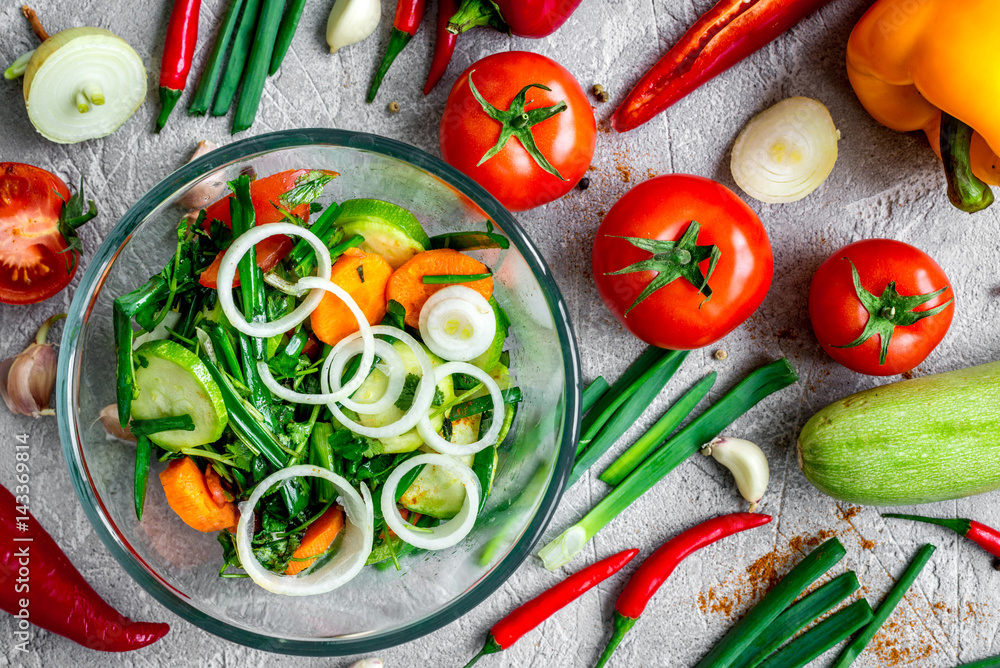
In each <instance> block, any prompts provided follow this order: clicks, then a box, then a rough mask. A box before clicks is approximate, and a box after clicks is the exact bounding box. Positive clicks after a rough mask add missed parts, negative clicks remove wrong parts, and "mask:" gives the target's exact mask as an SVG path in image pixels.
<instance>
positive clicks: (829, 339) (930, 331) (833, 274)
mask: <svg viewBox="0 0 1000 668" xmlns="http://www.w3.org/2000/svg"><path fill="white" fill-rule="evenodd" d="M954 314H955V295H954V292H953V290H952V287H951V283H950V282H949V281H948V277H947V276H946V275H945V273H944V270H943V269H941V267H940V266H939V265H938V263H937V262H935V261H934V260H933V259H932V258H931V257H930V256H929V255H927V254H926V253H924V252H923V251H922V250H920V249H919V248H915V247H913V246H911V245H909V244H905V243H903V242H901V241H894V240H892V239H866V240H863V241H857V242H855V243H853V244H849V245H847V246H844V247H843V248H841V249H840V250H838V251H837V252H836V253H834V254H833V255H831V256H830V257H829V258H828V259H827V260H826V261H825V262H824V263H823V264H822V265H820V267H819V269H817V270H816V274H815V275H814V276H813V279H812V284H811V285H810V287H809V319H810V320H811V321H812V326H813V331H814V332H815V333H816V338H817V339H819V343H820V345H821V346H822V347H823V350H825V351H826V352H827V353H828V354H829V355H830V357H832V358H833V359H834V360H836V361H837V362H839V363H840V364H842V365H844V366H846V367H847V368H848V369H851V370H852V371H857V372H858V373H863V374H867V375H869V376H892V375H895V374H899V373H905V372H907V371H911V370H913V369H914V368H915V367H916V366H917V365H918V364H920V363H921V362H923V361H924V360H925V359H927V356H928V355H930V354H931V351H932V350H934V348H936V347H937V345H938V344H939V343H941V340H942V339H944V336H945V334H946V333H947V332H948V328H949V327H950V326H951V320H952V318H953V317H954Z"/></svg>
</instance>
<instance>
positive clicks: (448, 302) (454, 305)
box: [420, 285, 497, 362]
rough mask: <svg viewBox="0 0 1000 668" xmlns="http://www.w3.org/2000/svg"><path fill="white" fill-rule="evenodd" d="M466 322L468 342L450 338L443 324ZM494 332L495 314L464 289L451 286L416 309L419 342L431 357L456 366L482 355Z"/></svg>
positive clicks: (470, 290)
mask: <svg viewBox="0 0 1000 668" xmlns="http://www.w3.org/2000/svg"><path fill="white" fill-rule="evenodd" d="M449 319H454V320H456V322H457V323H460V321H461V320H465V321H466V323H467V324H466V326H465V327H462V330H463V331H464V330H466V329H471V334H470V336H469V337H468V338H465V339H463V338H461V337H460V336H455V335H453V334H450V333H448V332H447V330H446V323H445V321H447V320H449ZM496 331H497V319H496V313H494V311H493V307H492V306H490V303H489V302H488V301H486V299H485V298H484V297H483V296H482V295H481V294H479V293H478V292H476V291H475V290H473V289H472V288H467V287H465V286H464V285H452V286H450V287H447V288H445V289H444V290H439V291H438V292H435V293H434V294H433V295H431V296H430V298H429V299H428V300H427V301H426V302H425V303H424V305H423V307H422V308H421V309H420V338H422V339H423V340H424V345H426V346H427V347H428V348H430V349H431V352H433V353H434V354H435V355H438V356H440V357H443V358H445V359H446V360H453V361H456V362H468V361H469V360H474V359H476V358H477V357H479V356H480V355H482V354H483V353H485V352H486V351H487V350H488V349H489V347H490V345H491V344H492V343H493V337H494V335H496Z"/></svg>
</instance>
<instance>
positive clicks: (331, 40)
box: [326, 0, 382, 53]
mask: <svg viewBox="0 0 1000 668" xmlns="http://www.w3.org/2000/svg"><path fill="white" fill-rule="evenodd" d="M381 19H382V3H381V2H379V0H337V1H336V2H335V3H334V4H333V9H331V10H330V17H329V18H328V19H327V21H326V43H327V44H329V45H330V53H337V51H338V50H340V49H341V48H343V47H345V46H350V45H351V44H356V43H358V42H360V41H361V40H363V39H366V38H367V37H368V36H369V35H371V34H372V33H373V32H375V28H377V27H378V23H379V21H380V20H381Z"/></svg>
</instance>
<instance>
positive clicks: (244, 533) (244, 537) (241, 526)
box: [236, 464, 375, 596]
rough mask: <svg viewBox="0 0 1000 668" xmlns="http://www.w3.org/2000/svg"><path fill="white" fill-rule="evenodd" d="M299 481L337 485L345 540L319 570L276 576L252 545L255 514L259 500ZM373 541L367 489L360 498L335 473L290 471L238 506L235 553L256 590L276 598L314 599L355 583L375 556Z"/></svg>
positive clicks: (314, 469) (303, 469)
mask: <svg viewBox="0 0 1000 668" xmlns="http://www.w3.org/2000/svg"><path fill="white" fill-rule="evenodd" d="M296 477H313V478H323V479H324V480H329V481H330V482H331V483H333V486H334V487H336V488H337V493H338V494H339V495H340V496H339V498H338V499H337V502H338V503H340V504H341V505H342V506H343V507H344V511H345V512H346V513H347V521H346V522H345V523H344V528H343V529H342V531H343V539H342V541H341V543H340V547H339V548H338V549H337V554H336V555H335V556H334V557H333V558H331V559H330V560H329V561H326V562H325V563H323V564H322V565H321V566H319V567H317V568H311V569H307V570H305V571H303V572H302V573H300V574H298V575H279V574H278V573H272V572H271V571H269V570H267V569H266V568H264V567H263V566H261V565H260V562H259V561H257V557H255V556H254V553H253V547H252V544H251V543H252V541H253V527H254V508H255V507H256V506H257V502H258V501H260V498H261V497H262V496H264V494H265V493H266V492H267V491H268V490H269V489H271V487H273V486H274V485H275V484H276V483H279V482H282V481H284V480H288V479H289V478H296ZM374 536H375V506H374V504H373V502H372V497H371V493H370V492H369V491H368V487H367V486H366V485H365V484H364V483H362V484H361V492H360V493H358V491H357V490H356V489H354V488H353V487H351V485H350V483H349V482H347V480H345V479H344V478H342V477H340V476H339V475H337V474H336V473H333V472H332V471H328V470H326V469H323V468H320V467H318V466H307V465H305V464H302V465H299V466H291V467H289V468H287V469H281V470H280V471H277V472H276V473H273V474H271V475H269V476H268V477H266V478H264V479H263V480H262V481H260V482H259V483H258V484H257V486H256V487H255V488H254V491H253V494H251V495H250V498H249V499H247V500H246V501H245V502H244V503H241V504H240V521H239V523H238V524H237V525H236V552H237V554H239V557H240V563H241V564H242V566H243V570H245V571H246V572H247V575H249V576H250V578H251V579H252V580H253V581H254V582H255V583H256V584H258V585H260V586H261V587H263V588H264V589H266V590H268V591H270V592H273V593H275V594H283V595H285V596H312V595H314V594H324V593H326V592H328V591H332V590H334V589H336V588H337V587H340V586H342V585H344V584H346V583H347V582H349V581H350V580H352V579H353V578H354V576H356V575H357V574H358V573H359V572H361V569H362V568H364V565H365V561H366V560H367V559H368V555H369V554H371V551H372V543H373V540H374Z"/></svg>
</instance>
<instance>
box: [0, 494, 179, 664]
mask: <svg viewBox="0 0 1000 668" xmlns="http://www.w3.org/2000/svg"><path fill="white" fill-rule="evenodd" d="M18 491H20V490H18ZM26 504H27V499H26V498H25V497H24V496H18V497H16V498H15V497H14V495H13V494H11V493H10V491H9V490H8V489H7V488H6V487H4V486H3V485H0V608H3V609H4V610H6V611H7V612H9V613H10V614H12V615H14V616H15V617H18V618H19V619H21V620H24V622H23V623H21V624H18V627H17V630H16V631H15V632H14V635H15V639H16V641H20V642H23V643H27V641H28V639H29V635H28V631H27V622H31V623H32V624H34V625H35V626H38V627H41V628H43V629H46V630H47V631H51V632H53V633H58V634H59V635H61V636H65V637H66V638H69V639H70V640H72V641H73V642H76V643H79V644H80V645H83V646H84V647H89V648H90V649H96V650H101V651H103V652H128V651H130V650H133V649H139V648H140V647H145V646H146V645H149V644H151V643H154V642H156V641H157V640H159V639H160V638H162V637H163V636H165V635H166V634H167V631H169V630H170V626H169V625H167V624H153V623H147V622H133V621H132V620H130V619H128V618H127V617H123V616H122V615H121V614H119V613H118V611H116V610H115V609H114V608H112V607H111V606H110V605H108V604H107V603H106V602H105V601H104V599H102V598H101V597H100V596H98V595H97V592H95V591H94V590H93V588H92V587H91V586H90V585H89V584H87V581H86V580H84V579H83V576H82V575H80V573H79V571H77V570H76V569H75V568H73V564H71V563H70V561H69V559H68V558H67V557H66V555H65V554H64V553H63V551H62V550H60V549H59V546H58V545H56V542H55V541H54V540H52V536H50V535H49V534H48V533H47V532H46V531H45V529H43V528H42V526H41V525H40V524H39V523H38V521H37V520H36V519H35V518H34V517H33V516H32V515H31V513H30V512H28V509H27V506H26Z"/></svg>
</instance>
